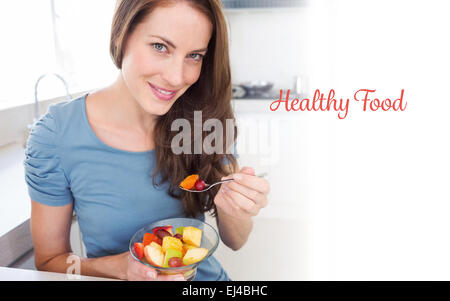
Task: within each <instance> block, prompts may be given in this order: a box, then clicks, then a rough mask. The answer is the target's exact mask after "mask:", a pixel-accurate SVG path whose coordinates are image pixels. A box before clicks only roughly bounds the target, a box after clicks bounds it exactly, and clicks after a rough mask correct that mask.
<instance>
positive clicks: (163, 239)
mask: <svg viewBox="0 0 450 301" xmlns="http://www.w3.org/2000/svg"><path fill="white" fill-rule="evenodd" d="M201 241H202V230H201V229H198V228H196V227H192V226H189V227H179V228H176V229H175V234H174V233H173V231H172V226H170V225H168V226H163V227H155V228H153V229H152V233H145V234H144V237H143V239H142V242H136V243H135V244H134V251H135V253H136V255H137V257H138V258H139V260H142V261H146V262H148V263H149V264H151V265H154V266H156V267H165V268H168V267H173V268H175V267H182V266H187V265H190V264H193V263H196V262H199V261H201V260H203V258H205V257H206V255H207V254H208V249H205V248H200V244H201Z"/></svg>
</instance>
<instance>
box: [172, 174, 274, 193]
mask: <svg viewBox="0 0 450 301" xmlns="http://www.w3.org/2000/svg"><path fill="white" fill-rule="evenodd" d="M256 176H257V177H260V178H263V177H265V176H267V173H266V172H265V173H262V174H259V175H256ZM231 181H234V179H226V180H223V181H219V182H216V183H213V184H206V185H205V189H203V190H193V189H185V188H183V187H181V186H178V187H179V188H180V189H181V190H184V191H188V192H205V191H208V190H210V189H211V188H212V187H214V186H216V185H219V184H222V183H226V182H231Z"/></svg>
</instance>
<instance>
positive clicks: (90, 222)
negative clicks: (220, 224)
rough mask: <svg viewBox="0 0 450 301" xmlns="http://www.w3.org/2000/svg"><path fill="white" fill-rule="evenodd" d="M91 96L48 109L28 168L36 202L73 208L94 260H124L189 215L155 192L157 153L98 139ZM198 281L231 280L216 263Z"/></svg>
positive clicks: (30, 144)
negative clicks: (136, 237) (134, 244)
mask: <svg viewBox="0 0 450 301" xmlns="http://www.w3.org/2000/svg"><path fill="white" fill-rule="evenodd" d="M86 96H87V95H84V96H82V97H80V98H78V99H74V100H71V101H64V102H60V103H58V104H53V105H51V106H50V107H49V110H48V112H47V114H46V115H44V116H43V117H42V118H41V119H40V120H39V121H38V122H37V123H36V125H35V126H34V128H33V129H32V131H31V134H30V137H29V139H28V141H27V148H26V151H25V155H26V158H25V161H24V166H25V180H26V183H27V185H28V193H29V195H30V198H31V199H32V200H34V201H36V202H39V203H42V204H45V205H49V206H64V205H67V204H69V203H71V202H73V204H74V210H75V213H76V214H77V216H78V222H79V226H80V231H81V234H82V239H83V242H84V244H85V246H86V252H87V257H90V258H92V257H101V256H108V255H113V254H119V253H122V252H126V251H127V250H128V244H129V241H130V238H131V237H132V235H133V234H134V233H135V232H136V231H137V230H138V229H140V228H142V227H143V226H145V225H148V224H150V223H152V222H154V221H157V220H161V219H166V218H173V217H184V209H183V204H182V202H181V201H180V200H178V199H175V198H172V197H171V196H169V194H168V193H167V190H168V187H169V184H168V183H167V182H166V183H164V184H162V185H161V186H160V187H159V188H156V187H154V186H153V185H152V174H153V170H154V168H155V166H156V162H155V154H154V150H151V151H146V152H130V151H125V150H119V149H116V148H113V147H110V146H108V145H106V144H105V143H103V142H102V141H101V140H100V139H99V138H98V137H97V136H96V134H95V133H94V131H93V130H92V128H91V126H90V124H89V122H88V119H87V115H86ZM159 179H160V177H157V180H158V181H157V182H156V183H159ZM204 218H205V217H204V215H201V216H200V217H199V219H201V220H203V221H204ZM195 280H204V281H205V280H230V279H229V277H228V275H227V273H226V272H225V271H224V269H223V268H222V266H221V265H220V263H219V262H218V261H217V260H216V259H215V258H214V257H213V256H211V257H209V258H208V259H207V260H205V261H204V262H202V263H201V264H200V265H199V266H198V269H197V275H196V277H195Z"/></svg>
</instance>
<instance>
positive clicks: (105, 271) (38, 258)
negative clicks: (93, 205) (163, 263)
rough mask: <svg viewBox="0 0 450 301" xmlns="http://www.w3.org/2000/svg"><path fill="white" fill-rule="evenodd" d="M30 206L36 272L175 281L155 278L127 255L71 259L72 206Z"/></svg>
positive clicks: (174, 276) (175, 278)
mask: <svg viewBox="0 0 450 301" xmlns="http://www.w3.org/2000/svg"><path fill="white" fill-rule="evenodd" d="M31 204H32V206H31V236H32V239H33V244H34V254H35V265H36V268H37V269H38V270H40V271H49V272H56V273H71V272H72V271H73V270H75V271H78V272H79V273H80V275H85V276H95V277H105V278H116V279H124V280H178V279H177V276H178V275H173V276H157V273H156V271H155V270H154V269H151V268H150V267H147V266H145V265H143V264H141V263H139V262H137V261H135V260H133V259H132V258H131V256H130V254H129V253H128V252H124V253H122V254H118V255H112V256H105V257H99V258H81V257H78V256H74V254H73V253H72V249H71V246H70V227H71V224H72V214H73V205H72V204H69V205H66V206H62V207H51V206H46V205H42V204H40V203H37V202H35V201H33V200H32V201H31ZM70 256H73V257H70ZM69 257H70V258H69ZM68 259H69V260H68ZM73 259H75V260H73ZM74 264H75V265H77V264H79V266H75V267H74Z"/></svg>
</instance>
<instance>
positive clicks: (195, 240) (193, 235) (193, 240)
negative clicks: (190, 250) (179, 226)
mask: <svg viewBox="0 0 450 301" xmlns="http://www.w3.org/2000/svg"><path fill="white" fill-rule="evenodd" d="M183 241H184V242H185V243H187V244H189V245H193V246H196V247H200V244H201V242H202V230H200V229H198V228H195V227H191V226H189V227H184V229H183Z"/></svg>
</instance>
